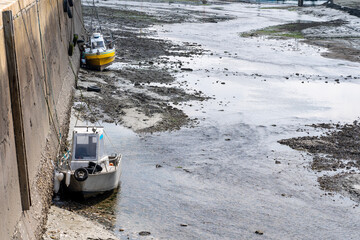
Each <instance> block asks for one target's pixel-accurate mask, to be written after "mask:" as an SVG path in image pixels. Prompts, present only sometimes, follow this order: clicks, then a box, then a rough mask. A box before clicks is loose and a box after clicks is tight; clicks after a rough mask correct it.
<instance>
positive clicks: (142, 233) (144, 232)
mask: <svg viewBox="0 0 360 240" xmlns="http://www.w3.org/2000/svg"><path fill="white" fill-rule="evenodd" d="M150 234H151V232H147V231H141V232H139V235H140V236H149V235H150Z"/></svg>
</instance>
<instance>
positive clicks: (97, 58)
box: [85, 49, 115, 71]
mask: <svg viewBox="0 0 360 240" xmlns="http://www.w3.org/2000/svg"><path fill="white" fill-rule="evenodd" d="M85 60H86V66H87V67H88V68H90V69H94V70H98V71H102V70H104V69H105V68H106V67H107V66H109V65H110V64H111V63H112V62H113V61H114V60H115V49H110V50H108V51H106V52H102V53H85Z"/></svg>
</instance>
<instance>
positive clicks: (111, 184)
mask: <svg viewBox="0 0 360 240" xmlns="http://www.w3.org/2000/svg"><path fill="white" fill-rule="evenodd" d="M120 177H121V160H120V163H119V164H118V166H117V167H116V168H115V167H113V170H111V171H108V172H101V173H95V174H89V175H88V178H87V179H86V180H85V181H78V180H76V179H75V177H74V173H72V174H71V178H70V185H69V186H68V187H67V190H68V191H70V192H74V193H78V194H81V195H83V196H93V195H97V194H101V193H104V192H107V191H111V190H113V189H116V188H118V187H119V184H120Z"/></svg>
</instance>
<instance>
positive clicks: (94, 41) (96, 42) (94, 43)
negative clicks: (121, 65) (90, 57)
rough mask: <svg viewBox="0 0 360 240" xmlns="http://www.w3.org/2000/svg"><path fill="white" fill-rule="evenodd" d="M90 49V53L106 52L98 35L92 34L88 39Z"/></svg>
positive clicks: (103, 41)
mask: <svg viewBox="0 0 360 240" xmlns="http://www.w3.org/2000/svg"><path fill="white" fill-rule="evenodd" d="M90 45H91V46H90V49H91V52H92V53H97V52H104V51H106V45H105V40H104V38H103V36H102V35H101V34H100V33H93V35H92V36H91V38H90Z"/></svg>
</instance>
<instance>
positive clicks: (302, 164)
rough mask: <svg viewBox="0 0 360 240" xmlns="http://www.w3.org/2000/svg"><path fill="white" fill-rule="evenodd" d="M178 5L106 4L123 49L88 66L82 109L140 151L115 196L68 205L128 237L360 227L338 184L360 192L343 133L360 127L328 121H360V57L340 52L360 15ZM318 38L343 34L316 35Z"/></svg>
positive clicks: (80, 92) (107, 20) (285, 234)
mask: <svg viewBox="0 0 360 240" xmlns="http://www.w3.org/2000/svg"><path fill="white" fill-rule="evenodd" d="M157 4H158V5H157ZM171 4H172V3H170V4H169V3H166V4H160V3H159V2H151V3H149V2H133V1H128V2H115V1H99V5H100V6H101V8H100V11H99V14H100V15H101V16H100V19H102V21H104V22H103V23H104V26H109V28H111V29H112V31H113V32H114V33H115V35H116V37H118V43H117V45H118V49H119V51H118V57H117V59H116V62H115V63H114V64H113V65H111V66H110V67H109V68H108V70H107V71H104V72H101V73H99V72H93V71H89V70H86V69H83V70H82V71H81V72H80V75H79V81H78V89H77V90H76V95H75V99H74V107H73V112H74V116H76V117H78V118H79V121H85V122H86V121H88V122H97V121H99V122H100V123H103V124H105V125H107V127H108V128H109V129H111V130H110V133H109V134H110V135H111V137H112V138H113V139H114V143H115V145H116V147H119V149H121V151H122V152H123V154H124V156H125V155H126V156H127V158H128V160H127V161H126V165H125V167H126V171H125V172H124V173H123V176H122V181H123V182H122V186H121V189H120V192H119V193H118V199H117V200H116V201H115V200H114V201H113V202H112V203H111V202H107V203H106V204H105V205H104V206H103V205H102V203H103V202H104V200H100V201H97V200H93V201H90V202H88V203H87V202H76V201H66V202H65V203H64V204H63V206H62V207H63V208H65V209H69V210H72V211H75V212H77V213H79V214H81V215H83V216H86V217H88V218H91V219H93V220H95V221H99V222H101V223H102V224H103V225H104V226H106V228H108V229H113V230H114V232H115V234H116V235H117V236H120V237H123V238H124V239H128V238H130V239H139V238H140V233H141V234H149V236H148V237H149V238H155V239H156V238H159V239H213V238H216V239H236V238H238V237H239V236H240V235H241V236H243V238H246V239H253V238H255V237H265V238H267V239H297V238H301V239H314V238H317V237H318V236H321V239H327V238H341V237H344V236H345V237H344V238H346V239H351V238H352V237H354V236H357V235H358V232H357V230H356V229H355V228H353V226H354V223H357V222H359V221H358V216H359V215H358V212H359V209H358V208H356V205H357V203H355V204H356V205H354V202H352V201H351V200H349V199H345V200H344V199H343V198H342V197H339V196H338V195H337V193H333V192H332V191H338V192H340V193H342V194H344V195H346V194H350V191H356V189H357V185H356V183H355V181H356V177H355V176H357V175H356V174H354V171H355V173H357V166H358V163H357V157H355V156H356V154H357V150H356V148H355V145H354V147H351V148H348V145H349V144H350V143H353V144H356V141H354V139H351V140H349V141H348V143H349V144H348V145H346V144H344V145H341V144H340V145H339V146H337V142H339V141H344V143H345V142H346V141H345V140H346V139H347V137H346V136H347V135H349V134H350V138H353V137H354V135H352V133H350V132H351V131H354V130H355V131H358V130H357V129H358V123H357V122H356V123H353V124H347V125H345V124H344V123H342V124H340V123H339V124H336V123H335V124H333V123H332V122H330V123H324V124H319V122H326V121H327V120H328V119H336V121H333V122H337V121H338V120H339V119H342V120H344V121H353V120H354V119H355V118H356V117H358V116H357V113H356V112H354V111H352V110H350V111H349V109H348V108H349V107H348V105H350V106H354V104H355V103H356V102H357V100H358V99H359V98H358V94H357V92H358V91H357V89H359V87H358V84H357V80H358V79H359V75H358V74H355V73H353V72H354V69H358V66H359V64H358V63H357V61H358V60H357V59H356V54H353V55H351V54H350V55H347V54H345V55H346V56H345V55H343V56H342V55H341V51H343V49H344V48H345V47H347V46H349V53H353V51H356V49H357V45H356V44H357V38H358V37H357V36H358V35H357V34H358V33H357V28H358V26H357V24H356V23H357V22H358V20H357V19H356V18H354V17H352V16H349V15H347V14H345V13H344V15H342V14H339V11H336V10H331V9H329V11H327V8H325V7H315V8H304V9H299V8H294V7H287V8H283V7H282V9H273V8H274V7H273V6H265V7H256V6H254V5H246V4H245V5H242V4H228V3H215V4H214V5H206V11H205V10H203V11H201V10H202V8H203V9H205V6H204V7H203V6H202V5H199V4H194V5H186V4H179V3H177V2H176V3H175V4H176V6H173V5H171ZM169 6H170V7H169ZM199 6H201V8H200V7H199ZM192 9H197V10H192ZM90 10H91V9H90V8H88V9H86V8H85V13H89V12H90ZM289 10H291V11H289ZM325 10H326V11H325ZM279 12H281V14H279ZM235 15H236V16H235ZM118 19H119V20H118ZM259 19H260V20H259ZM298 19H300V20H299V21H298ZM89 20H90V19H89V18H87V19H86V23H87V24H88V23H89ZM226 20H229V21H226ZM274 22H275V23H274ZM180 23H181V24H180ZM200 23H201V24H200ZM165 24H166V25H165ZM162 25H164V26H162ZM214 26H216V27H214ZM329 34H331V36H330V35H329ZM346 36H349V37H348V38H347V37H346ZM317 39H319V41H322V40H324V41H325V42H327V43H329V44H331V42H332V41H339V42H342V44H340V45H336V46H334V47H335V49H334V50H331V49H330V47H329V48H324V47H319V46H318V45H317V44H315V43H314V44H310V45H309V44H308V41H314V42H316V41H317ZM329 46H330V45H329ZM329 49H330V50H329ZM321 55H322V56H326V57H327V58H324V57H322V56H321ZM346 60H351V61H353V62H350V61H346ZM94 85H95V86H97V87H99V88H100V89H101V91H100V92H88V91H87V88H88V87H91V86H94ZM334 92H335V93H337V92H340V93H343V92H345V93H346V94H344V95H343V96H344V98H339V100H336V101H335V100H334V98H335V97H338V95H341V94H338V95H336V94H335V93H334ZM334 96H335V97H334ZM348 99H350V100H351V101H347V100H348ZM344 106H347V108H344ZM349 119H350V120H349ZM107 122H108V123H109V124H108V123H107ZM312 123H316V124H314V125H312ZM116 124H117V125H120V126H116ZM302 127H303V128H306V130H303V129H301V128H302ZM173 130H176V131H173ZM134 132H135V133H134ZM307 132H309V134H308V135H309V136H311V135H315V134H313V133H314V132H320V133H325V132H328V134H327V135H323V136H317V137H309V136H306V137H304V135H306V134H307ZM147 133H153V134H147ZM293 136H302V137H300V138H296V139H290V138H292V137H293ZM279 139H288V140H280V141H279ZM278 141H279V142H280V143H281V144H283V145H281V144H279V143H278ZM284 145H286V146H284ZM287 146H290V147H291V148H293V149H299V150H302V151H306V152H308V154H307V153H304V152H298V151H294V150H293V149H290V148H289V147H287ZM351 146H353V145H351ZM353 152H354V154H353ZM338 153H339V154H338ZM309 159H310V160H309ZM308 160H309V161H310V163H308ZM353 170H354V171H353ZM318 171H319V172H318ZM342 171H343V173H342ZM337 174H344V177H342V175H338V176H340V177H338V176H337ZM337 178H338V179H340V180H339V181H337V183H336V184H332V182H334V181H335V180H337ZM316 179H319V184H318V185H317V182H316ZM341 179H346V180H344V181H343V180H341ZM343 185H348V186H349V187H348V189H349V191H344V192H341V191H343V189H344V188H343ZM319 186H320V187H321V188H322V189H319ZM339 186H341V190H339V189H340V188H339ZM350 186H351V188H350ZM323 189H324V190H325V191H324V190H323ZM345 189H346V188H345ZM139 196H141V197H139ZM333 196H334V197H333ZM347 196H350V197H356V195H347ZM113 197H114V196H110V197H109V198H110V199H112V198H113ZM332 197H333V198H332ZM114 199H116V196H115V197H114ZM105 202H106V201H105ZM115 202H116V208H112V207H111V206H112V204H114V205H115ZM353 207H355V208H354V209H353ZM304 212H306V214H304ZM329 219H331V221H329ZM344 219H345V221H344ZM259 233H262V234H263V235H264V236H257V235H259ZM334 234H335V237H334ZM141 237H144V236H141Z"/></svg>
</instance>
